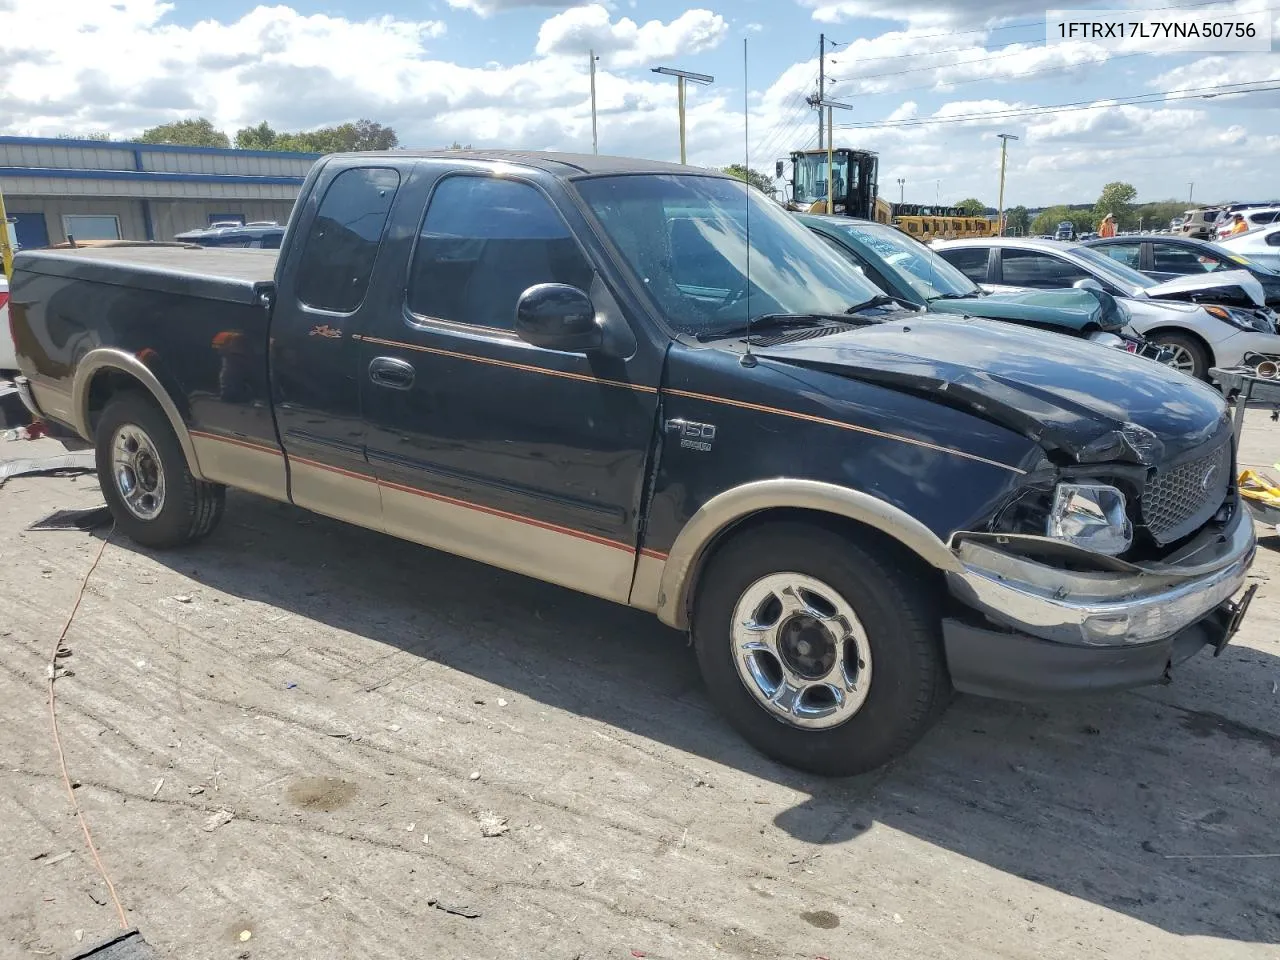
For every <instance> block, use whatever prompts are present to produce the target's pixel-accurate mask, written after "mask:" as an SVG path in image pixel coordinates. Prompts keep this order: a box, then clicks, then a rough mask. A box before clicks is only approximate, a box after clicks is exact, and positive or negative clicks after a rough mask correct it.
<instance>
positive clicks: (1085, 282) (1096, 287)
mask: <svg viewBox="0 0 1280 960" xmlns="http://www.w3.org/2000/svg"><path fill="white" fill-rule="evenodd" d="M1072 286H1073V287H1075V288H1076V289H1077V290H1092V291H1093V292H1095V293H1105V292H1106V291H1105V290H1103V288H1102V284H1100V283H1099V282H1098V281H1097V280H1095V279H1093V277H1082V278H1080V279H1079V280H1077V281H1076V282H1075V283H1073V284H1072Z"/></svg>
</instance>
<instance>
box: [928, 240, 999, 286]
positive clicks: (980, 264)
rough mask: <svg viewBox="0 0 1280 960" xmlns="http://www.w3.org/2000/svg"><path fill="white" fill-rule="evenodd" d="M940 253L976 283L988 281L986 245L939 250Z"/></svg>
mask: <svg viewBox="0 0 1280 960" xmlns="http://www.w3.org/2000/svg"><path fill="white" fill-rule="evenodd" d="M938 253H940V254H941V255H942V259H943V260H945V261H947V263H949V264H951V265H952V266H953V267H955V268H956V269H957V270H959V271H960V272H961V273H963V274H964V275H965V276H966V277H968V278H969V279H970V280H972V281H973V282H974V283H986V282H987V255H988V254H987V248H986V247H957V248H955V249H953V250H939V251H938Z"/></svg>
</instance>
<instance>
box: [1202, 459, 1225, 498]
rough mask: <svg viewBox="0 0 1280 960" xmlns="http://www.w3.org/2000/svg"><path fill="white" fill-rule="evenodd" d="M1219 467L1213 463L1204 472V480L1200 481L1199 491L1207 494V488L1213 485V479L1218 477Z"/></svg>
mask: <svg viewBox="0 0 1280 960" xmlns="http://www.w3.org/2000/svg"><path fill="white" fill-rule="evenodd" d="M1219 469H1220V468H1219V466H1218V465H1217V464H1216V463H1215V464H1214V465H1213V466H1211V467H1210V468H1209V469H1208V470H1206V471H1205V472H1204V479H1203V480H1201V481H1200V489H1201V490H1203V491H1204V492H1205V493H1208V492H1209V487H1211V486H1212V485H1213V481H1214V479H1215V478H1216V477H1217V476H1218V470H1219Z"/></svg>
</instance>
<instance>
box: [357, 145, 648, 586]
mask: <svg viewBox="0 0 1280 960" xmlns="http://www.w3.org/2000/svg"><path fill="white" fill-rule="evenodd" d="M418 209H419V210H421V207H419V208H418ZM561 209H569V210H570V213H571V214H572V211H571V208H569V205H568V203H567V202H566V204H565V206H564V208H557V206H556V205H555V204H554V203H553V201H552V199H551V197H550V196H549V194H548V193H547V192H544V189H543V188H542V187H541V186H540V185H539V184H537V183H535V182H531V181H525V180H522V179H519V178H518V177H516V176H511V175H507V176H501V177H498V176H489V175H487V174H482V175H476V172H475V170H474V169H472V170H470V171H467V172H457V173H446V174H445V175H444V176H443V177H441V178H440V179H439V180H438V181H437V182H436V183H435V184H434V185H433V186H432V188H431V196H430V199H429V201H428V203H427V207H426V214H425V217H424V218H423V219H422V220H421V221H420V223H419V222H410V223H400V224H398V226H400V227H401V228H402V229H403V232H404V233H405V234H406V235H408V236H410V237H412V236H413V235H414V234H415V233H416V240H415V241H413V242H412V243H411V244H408V243H407V244H406V247H408V246H410V245H411V246H412V251H411V252H410V253H409V264H408V276H407V278H406V282H405V283H404V284H403V285H400V286H399V287H398V293H399V295H400V299H399V300H398V301H397V302H395V303H394V306H393V307H392V305H391V304H388V306H389V307H392V308H391V309H386V310H385V311H383V312H381V313H379V314H378V316H377V317H374V318H370V321H369V326H368V327H367V328H366V333H365V335H364V337H363V343H362V359H361V366H360V369H361V371H362V387H361V390H362V408H363V410H364V417H365V424H366V430H367V433H366V437H367V450H368V459H369V463H370V464H371V466H372V469H373V470H374V472H375V473H376V475H377V478H378V485H379V488H380V490H381V493H382V512H383V522H384V525H385V528H386V530H387V532H388V533H391V534H394V535H395V536H399V537H403V538H405V539H410V540H416V541H418V542H420V543H425V544H427V545H429V546H434V547H439V548H442V549H444V550H448V551H449V552H451V553H456V554H459V555H462V556H466V557H471V558H473V559H476V560H481V561H483V562H485V563H490V564H493V565H494V566H499V567H504V568H506V569H509V570H515V571H517V572H519V573H524V574H529V575H532V576H536V577H538V578H539V579H542V580H549V581H551V582H554V583H559V584H561V585H563V586H567V587H571V588H573V589H575V590H580V591H582V592H584V593H590V594H594V595H596V596H601V597H606V598H608V599H611V600H617V601H620V602H626V601H627V599H628V597H629V593H630V589H631V582H632V576H633V573H634V570H635V564H636V558H637V548H638V541H639V536H640V502H641V495H642V489H643V485H644V479H645V476H646V467H647V460H648V456H649V452H650V449H651V447H652V444H653V438H654V436H655V419H656V416H657V408H658V389H657V388H658V382H659V377H660V374H661V365H662V362H663V355H662V353H661V352H660V351H658V350H656V349H654V348H653V345H652V344H650V343H641V344H639V345H637V344H636V340H635V338H634V337H633V336H630V329H631V328H630V326H629V323H628V318H627V317H625V316H624V315H623V313H622V311H621V310H620V308H619V307H618V305H617V303H616V302H615V300H614V298H613V296H612V294H611V292H610V290H609V289H608V287H607V286H606V284H605V283H604V282H603V281H602V280H601V278H600V277H598V276H597V274H596V271H595V269H594V267H593V266H592V264H591V262H590V260H589V259H588V258H587V257H586V256H585V255H584V253H583V251H582V249H581V248H580V246H579V244H578V242H577V240H576V238H575V236H574V233H573V231H572V230H571V229H570V227H569V226H568V224H567V223H566V220H565V219H564V216H562V214H561ZM415 219H416V218H415ZM539 283H567V284H570V285H572V286H575V287H579V288H581V289H582V290H585V291H587V292H588V293H589V294H590V296H591V298H592V301H593V304H594V306H595V308H596V311H597V315H598V316H599V317H600V318H601V319H602V321H603V323H604V325H605V327H606V330H607V331H608V330H611V329H612V330H613V331H615V332H616V333H617V336H616V337H615V341H616V342H624V343H625V342H626V341H628V340H629V342H630V346H629V350H630V353H629V355H628V354H627V348H623V349H618V350H614V351H612V352H607V351H598V352H593V353H590V354H579V353H568V352H560V351H555V350H546V349H542V348H539V347H535V346H532V345H530V344H528V343H526V342H524V341H523V340H520V339H519V338H518V337H517V336H516V334H515V333H514V330H513V327H514V322H515V312H516V302H517V300H518V299H519V297H520V295H521V294H522V293H523V292H524V291H525V290H526V289H528V288H529V287H531V286H534V285H535V284H539ZM642 340H643V338H642Z"/></svg>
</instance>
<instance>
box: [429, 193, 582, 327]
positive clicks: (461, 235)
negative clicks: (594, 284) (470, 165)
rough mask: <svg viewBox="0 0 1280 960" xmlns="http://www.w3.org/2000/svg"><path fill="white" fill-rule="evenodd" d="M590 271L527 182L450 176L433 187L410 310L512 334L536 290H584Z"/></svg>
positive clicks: (563, 228)
mask: <svg viewBox="0 0 1280 960" xmlns="http://www.w3.org/2000/svg"><path fill="white" fill-rule="evenodd" d="M594 275H595V271H594V270H593V269H592V267H591V265H590V264H589V263H588V262H587V259H586V257H584V256H583V254H582V251H581V250H579V249H578V244H577V241H575V240H574V238H573V234H571V233H570V232H569V228H568V226H566V225H565V222H564V221H563V220H562V219H561V218H560V215H559V214H558V213H557V212H556V210H555V208H554V207H552V206H551V204H550V202H549V201H548V200H547V199H546V197H544V196H543V195H542V194H541V193H539V192H538V191H537V190H536V189H535V188H533V187H531V186H529V185H528V184H527V183H519V182H518V181H515V180H506V179H502V178H499V177H474V176H453V177H448V178H446V179H445V180H444V181H443V182H441V184H440V185H439V186H438V187H437V188H436V191H435V193H434V194H433V195H432V197H431V202H430V205H429V206H428V207H427V215H426V217H425V218H424V219H423V221H422V230H421V232H420V235H419V237H418V246H417V249H416V250H414V253H413V264H412V265H411V267H410V270H409V293H408V305H409V309H410V310H411V311H412V312H413V313H415V314H417V315H419V316H423V317H434V318H436V319H439V320H449V321H452V322H454V323H465V324H469V325H471V326H477V327H489V328H491V329H498V330H510V329H512V327H514V326H515V316H516V301H518V300H519V299H520V295H521V294H522V293H524V292H525V291H526V290H528V289H529V288H530V287H532V286H534V285H536V284H539V283H567V284H569V285H570V286H574V287H578V288H579V289H582V290H588V289H590V287H591V281H592V279H593V277H594Z"/></svg>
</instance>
